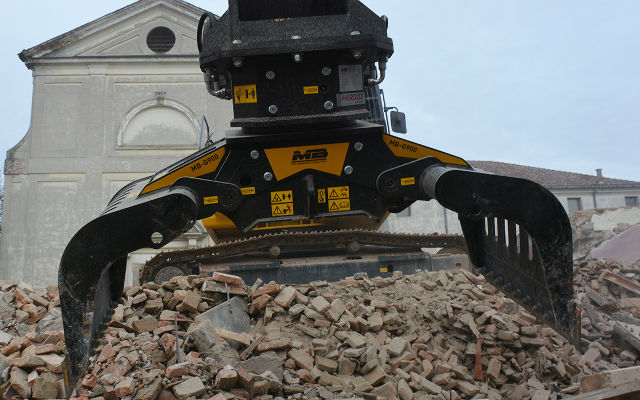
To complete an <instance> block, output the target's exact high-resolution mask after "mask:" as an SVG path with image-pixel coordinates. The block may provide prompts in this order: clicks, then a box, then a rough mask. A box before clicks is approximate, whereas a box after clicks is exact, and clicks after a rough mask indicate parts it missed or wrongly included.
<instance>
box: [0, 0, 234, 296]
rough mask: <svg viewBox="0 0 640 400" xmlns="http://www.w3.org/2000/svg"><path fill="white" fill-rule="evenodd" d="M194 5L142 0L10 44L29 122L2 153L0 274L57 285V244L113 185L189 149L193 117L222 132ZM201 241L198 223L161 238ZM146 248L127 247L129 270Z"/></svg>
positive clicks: (223, 121) (224, 113) (196, 133)
mask: <svg viewBox="0 0 640 400" xmlns="http://www.w3.org/2000/svg"><path fill="white" fill-rule="evenodd" d="M202 12H203V10H201V9H199V8H198V7H195V6H193V5H191V4H189V3H186V2H183V1H180V0H141V1H138V2H136V3H133V4H131V5H129V6H127V7H125V8H122V9H120V10H117V11H115V12H113V13H111V14H108V15H106V16H104V17H102V18H99V19H97V20H95V21H93V22H90V23H88V24H86V25H83V26H81V27H79V28H77V29H75V30H73V31H70V32H67V33H65V34H63V35H60V36H58V37H56V38H53V39H51V40H48V41H46V42H44V43H42V44H40V45H38V46H35V47H32V48H30V49H27V50H24V51H22V52H21V53H20V55H19V56H20V59H21V60H22V61H23V62H24V63H25V65H26V67H27V68H28V69H29V70H31V72H32V75H33V100H32V111H31V124H30V126H29V128H28V131H27V133H26V135H25V136H24V138H23V139H22V140H21V141H20V142H19V143H18V144H17V145H16V146H14V147H13V148H12V149H11V150H9V151H8V153H7V159H6V162H5V200H4V201H5V204H4V210H5V212H4V215H3V221H2V225H3V229H2V232H3V237H2V240H0V279H11V280H23V281H26V282H29V283H33V284H38V285H45V284H50V283H56V282H57V270H58V264H59V262H60V257H61V255H62V251H63V250H64V248H65V246H66V244H67V242H68V241H69V239H71V237H72V236H73V234H75V232H76V231H77V230H78V229H79V228H80V227H82V226H83V225H84V224H85V223H87V222H88V221H90V220H91V219H93V218H95V217H96V216H98V215H99V214H100V213H101V212H102V210H103V209H104V208H105V206H106V204H107V202H108V201H109V199H110V198H111V197H112V196H113V195H114V194H115V193H116V191H117V190H118V189H120V188H121V187H122V186H124V185H125V184H127V183H129V182H131V181H132V180H135V179H139V178H142V177H145V176H149V175H151V174H153V173H155V172H157V171H159V170H160V169H162V168H164V167H166V166H167V165H169V164H171V163H173V162H175V161H178V160H180V159H182V158H184V157H185V156H187V155H189V154H191V153H193V152H194V151H195V150H197V149H198V147H199V146H201V144H202V143H204V142H205V141H206V139H207V138H206V130H205V131H204V132H202V133H201V129H200V127H201V123H202V116H203V115H204V116H206V118H207V120H208V124H209V125H210V127H211V128H212V131H213V135H214V137H213V138H214V139H218V138H220V137H221V136H222V134H223V132H224V130H225V129H226V128H227V127H228V126H229V120H230V119H231V115H232V111H231V104H229V103H228V102H224V101H222V100H218V99H216V98H214V97H212V96H211V95H209V94H208V93H207V91H206V89H205V86H204V83H203V78H202V72H201V71H200V69H199V64H198V50H197V45H196V29H197V24H198V20H199V18H200V16H201V14H202ZM208 244H210V239H209V237H208V235H207V234H206V232H205V231H204V229H202V228H201V226H198V225H196V227H194V229H192V230H191V231H190V232H188V233H187V234H185V235H183V236H182V237H181V238H180V239H179V240H177V241H176V242H174V243H172V244H171V245H170V247H181V248H184V247H200V246H204V245H208ZM152 254H154V253H153V250H146V251H144V250H143V251H140V252H138V253H134V254H131V255H130V256H129V266H130V267H132V268H130V270H129V274H130V275H133V273H134V271H135V269H136V267H138V266H139V265H141V264H142V263H143V262H144V261H146V259H148V258H150V257H151V255H152ZM131 278H132V277H131V276H129V277H128V280H129V281H130V282H131Z"/></svg>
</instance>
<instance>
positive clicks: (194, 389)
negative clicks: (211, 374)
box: [173, 377, 206, 400]
mask: <svg viewBox="0 0 640 400" xmlns="http://www.w3.org/2000/svg"><path fill="white" fill-rule="evenodd" d="M205 391H206V388H205V387H204V384H203V383H202V380H200V378H198V377H193V378H190V379H187V380H186V381H184V382H181V383H179V384H177V385H176V386H174V387H173V393H175V395H176V397H178V399H179V400H184V399H186V398H187V397H198V396H200V395H202V394H204V392H205Z"/></svg>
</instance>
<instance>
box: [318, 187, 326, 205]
mask: <svg viewBox="0 0 640 400" xmlns="http://www.w3.org/2000/svg"><path fill="white" fill-rule="evenodd" d="M326 202H327V189H318V204H324V203H326Z"/></svg>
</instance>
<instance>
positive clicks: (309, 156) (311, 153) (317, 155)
mask: <svg viewBox="0 0 640 400" xmlns="http://www.w3.org/2000/svg"><path fill="white" fill-rule="evenodd" d="M328 156H329V152H328V151H327V149H310V150H307V151H305V152H304V153H300V152H299V151H298V150H296V151H294V152H293V157H292V158H291V164H292V165H294V164H307V163H317V162H323V161H327V157H328Z"/></svg>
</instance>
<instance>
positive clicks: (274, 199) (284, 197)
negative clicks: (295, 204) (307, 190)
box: [271, 190, 293, 204]
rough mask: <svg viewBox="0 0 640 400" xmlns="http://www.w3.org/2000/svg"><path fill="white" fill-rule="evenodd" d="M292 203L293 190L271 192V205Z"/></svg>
mask: <svg viewBox="0 0 640 400" xmlns="http://www.w3.org/2000/svg"><path fill="white" fill-rule="evenodd" d="M292 201H293V192H292V191H291V190H282V191H279V192H271V204H280V203H291V202H292Z"/></svg>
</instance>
